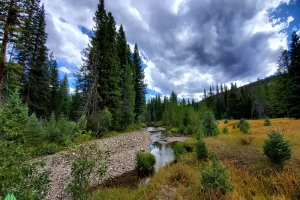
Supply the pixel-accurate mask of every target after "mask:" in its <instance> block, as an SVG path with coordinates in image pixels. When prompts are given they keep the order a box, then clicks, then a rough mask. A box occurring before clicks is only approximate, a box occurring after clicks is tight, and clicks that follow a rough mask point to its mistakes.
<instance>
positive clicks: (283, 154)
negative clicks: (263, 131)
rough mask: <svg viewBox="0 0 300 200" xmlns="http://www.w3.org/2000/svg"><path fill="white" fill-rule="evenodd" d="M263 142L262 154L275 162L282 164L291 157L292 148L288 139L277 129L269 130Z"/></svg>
mask: <svg viewBox="0 0 300 200" xmlns="http://www.w3.org/2000/svg"><path fill="white" fill-rule="evenodd" d="M268 137H269V138H268V139H267V140H265V142H264V146H263V148H264V154H265V155H266V156H268V158H269V159H270V160H271V161H272V162H273V163H275V164H279V165H282V166H283V165H284V164H285V162H286V161H287V160H289V159H290V158H291V155H292V150H291V147H290V144H289V142H288V141H286V140H284V137H283V135H282V134H281V133H280V132H277V131H274V130H273V131H271V133H269V134H268Z"/></svg>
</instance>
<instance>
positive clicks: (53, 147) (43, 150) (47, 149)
mask: <svg viewBox="0 0 300 200" xmlns="http://www.w3.org/2000/svg"><path fill="white" fill-rule="evenodd" d="M61 150H62V148H61V147H60V146H59V145H58V144H56V143H49V142H42V143H40V144H38V145H37V146H35V147H34V149H33V152H32V153H31V154H32V155H33V156H45V155H52V154H55V153H57V152H59V151H61Z"/></svg>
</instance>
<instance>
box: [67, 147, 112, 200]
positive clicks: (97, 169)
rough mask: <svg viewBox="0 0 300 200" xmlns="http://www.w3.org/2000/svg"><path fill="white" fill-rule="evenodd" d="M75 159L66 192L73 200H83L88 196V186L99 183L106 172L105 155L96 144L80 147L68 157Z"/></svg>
mask: <svg viewBox="0 0 300 200" xmlns="http://www.w3.org/2000/svg"><path fill="white" fill-rule="evenodd" d="M73 155H75V158H74V160H73V163H72V168H71V176H72V181H71V183H70V184H68V186H67V189H66V191H67V192H68V193H69V194H71V195H72V196H73V199H79V200H85V199H87V195H88V189H89V188H88V186H89V184H90V183H91V182H93V183H95V182H98V183H101V182H103V179H104V177H105V174H106V170H107V154H106V153H104V152H102V151H101V150H99V148H98V147H97V145H96V144H91V145H87V146H84V145H81V146H79V147H77V149H75V150H74V151H73V152H72V153H71V152H70V154H69V155H68V157H69V159H70V158H71V159H73V158H72V156H73Z"/></svg>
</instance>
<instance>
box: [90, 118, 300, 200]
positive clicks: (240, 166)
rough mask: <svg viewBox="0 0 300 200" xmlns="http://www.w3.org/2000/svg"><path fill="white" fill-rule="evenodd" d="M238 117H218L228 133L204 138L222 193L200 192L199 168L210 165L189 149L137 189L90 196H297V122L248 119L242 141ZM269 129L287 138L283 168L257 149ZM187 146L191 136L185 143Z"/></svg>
mask: <svg viewBox="0 0 300 200" xmlns="http://www.w3.org/2000/svg"><path fill="white" fill-rule="evenodd" d="M237 123H238V120H229V123H227V124H224V121H219V128H223V127H225V126H227V127H228V129H229V133H228V134H220V135H218V136H217V137H210V138H205V139H204V141H205V142H206V144H207V147H208V150H209V152H215V153H216V154H217V155H218V156H219V158H220V160H221V162H222V164H223V165H224V166H225V167H226V168H227V169H228V172H229V174H230V177H231V178H230V179H231V182H232V184H233V186H234V190H233V191H232V192H231V193H229V194H227V195H225V196H218V195H216V194H213V193H211V194H207V193H204V192H203V191H202V187H201V181H200V173H201V170H203V169H206V168H208V167H209V166H210V162H209V161H206V162H204V161H202V162H199V161H198V160H197V158H196V154H195V153H186V154H183V155H182V156H181V157H180V159H179V160H178V162H177V163H176V164H173V165H169V166H166V167H164V168H162V169H160V171H159V172H157V173H156V174H154V176H153V177H152V178H151V181H150V183H149V184H148V185H146V186H143V187H141V188H139V189H126V188H113V189H99V190H98V191H96V192H94V193H93V194H92V195H91V197H90V199H92V200H96V199H120V200H121V199H122V200H124V199H126V200H127V199H128V200H131V199H146V200H147V199H149V200H150V199H228V200H229V199H259V200H261V199H275V200H276V199H278V200H279V199H280V200H281V199H300V192H299V191H300V121H299V120H298V121H297V120H293V119H272V120H271V123H272V125H271V126H267V127H266V126H264V120H249V123H250V125H251V129H250V134H249V135H250V136H251V137H254V140H253V141H252V143H251V144H249V145H243V144H242V143H241V138H242V137H243V136H245V135H244V134H243V133H242V132H241V131H240V130H239V129H238V128H236V129H233V126H234V125H235V126H236V125H237ZM271 130H279V131H280V132H282V133H283V134H284V137H285V139H287V140H289V141H290V144H291V148H292V158H291V160H289V161H288V162H287V165H286V166H285V168H284V170H283V171H277V170H276V169H275V168H274V167H273V165H272V163H271V162H270V161H269V160H268V158H267V157H266V156H265V155H264V154H263V144H264V140H265V139H266V138H267V134H268V133H269V132H270V131H271ZM185 143H186V144H187V145H188V146H193V145H195V143H196V140H195V139H190V140H188V141H186V142H185Z"/></svg>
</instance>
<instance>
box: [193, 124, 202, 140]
mask: <svg viewBox="0 0 300 200" xmlns="http://www.w3.org/2000/svg"><path fill="white" fill-rule="evenodd" d="M195 135H196V139H197V140H202V139H203V138H204V133H203V128H202V126H200V127H198V129H197V131H196V134H195Z"/></svg>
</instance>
